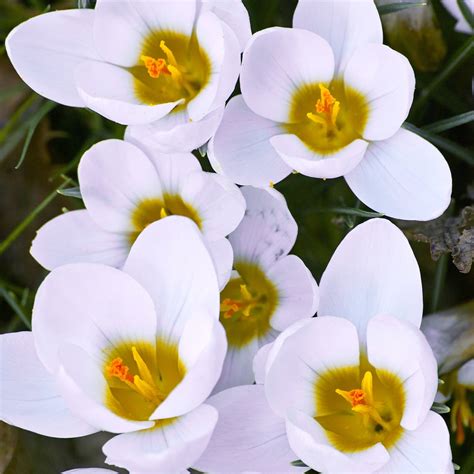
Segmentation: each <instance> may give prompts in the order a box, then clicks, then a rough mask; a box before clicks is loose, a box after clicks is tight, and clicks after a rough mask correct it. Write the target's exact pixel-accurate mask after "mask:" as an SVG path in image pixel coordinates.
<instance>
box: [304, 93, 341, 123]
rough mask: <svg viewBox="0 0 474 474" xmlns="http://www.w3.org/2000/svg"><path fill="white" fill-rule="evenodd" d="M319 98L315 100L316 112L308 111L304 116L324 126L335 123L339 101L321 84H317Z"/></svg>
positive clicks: (339, 108) (339, 106)
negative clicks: (319, 91) (319, 93)
mask: <svg viewBox="0 0 474 474" xmlns="http://www.w3.org/2000/svg"><path fill="white" fill-rule="evenodd" d="M319 89H320V90H321V98H320V99H318V101H317V102H316V105H315V108H316V114H315V113H312V112H308V113H307V114H306V116H307V117H308V118H309V119H310V120H312V121H313V122H314V123H317V124H319V125H322V126H324V127H326V128H332V127H334V126H335V125H336V120H337V116H338V115H339V112H340V110H341V103H340V102H339V101H337V100H336V99H335V97H334V96H333V95H332V94H331V92H330V90H329V89H328V88H327V87H326V86H324V85H323V84H319Z"/></svg>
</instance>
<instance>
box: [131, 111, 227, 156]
mask: <svg viewBox="0 0 474 474" xmlns="http://www.w3.org/2000/svg"><path fill="white" fill-rule="evenodd" d="M223 115H224V107H223V106H222V107H219V108H217V109H216V110H214V111H212V112H210V113H209V114H207V115H206V116H204V117H203V118H202V119H201V120H196V121H194V120H190V119H189V114H188V111H187V110H186V109H184V110H182V111H179V112H173V113H172V114H168V115H166V116H165V117H163V118H162V119H160V120H157V121H156V122H153V123H150V124H146V125H129V126H128V127H127V129H126V131H125V137H124V139H125V140H127V141H129V142H131V143H133V144H135V145H137V146H138V147H141V148H148V149H151V150H156V151H159V152H162V153H176V152H190V151H192V150H195V149H197V148H199V147H200V146H202V145H204V143H206V142H207V141H208V140H209V139H210V138H211V137H212V136H214V134H215V133H216V130H217V127H219V124H220V123H221V120H222V116H223Z"/></svg>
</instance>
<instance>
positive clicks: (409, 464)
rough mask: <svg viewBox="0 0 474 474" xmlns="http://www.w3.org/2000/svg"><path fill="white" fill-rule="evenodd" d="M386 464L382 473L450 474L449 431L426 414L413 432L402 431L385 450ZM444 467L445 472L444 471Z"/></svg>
mask: <svg viewBox="0 0 474 474" xmlns="http://www.w3.org/2000/svg"><path fill="white" fill-rule="evenodd" d="M389 453H390V461H389V462H388V463H387V464H386V465H385V466H384V467H383V469H382V470H381V471H377V472H381V473H382V472H383V473H387V474H388V473H393V474H399V473H401V472H403V473H411V472H419V473H432V474H435V473H439V474H446V473H453V472H454V470H453V465H452V461H451V459H452V457H451V448H450V446H449V431H448V428H447V426H446V423H445V422H444V420H443V418H442V417H441V416H440V415H438V414H436V413H433V412H432V411H430V412H429V413H428V415H427V417H426V420H425V422H424V423H423V424H422V425H421V426H420V427H419V428H418V429H416V430H415V431H404V432H403V434H402V437H401V439H400V440H398V441H397V443H396V444H395V445H394V446H393V448H391V449H390V450H389ZM446 466H448V469H446Z"/></svg>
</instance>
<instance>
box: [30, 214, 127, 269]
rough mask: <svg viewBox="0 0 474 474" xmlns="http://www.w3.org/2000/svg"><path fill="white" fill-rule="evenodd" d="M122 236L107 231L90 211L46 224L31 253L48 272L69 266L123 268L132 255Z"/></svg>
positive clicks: (39, 233) (40, 231)
mask: <svg viewBox="0 0 474 474" xmlns="http://www.w3.org/2000/svg"><path fill="white" fill-rule="evenodd" d="M128 250H129V247H128V242H127V241H126V238H125V237H124V236H123V235H122V234H117V233H113V232H107V231H104V230H103V229H102V228H101V227H99V226H98V225H97V224H96V222H95V221H93V220H92V219H91V217H90V215H89V212H88V211H86V210H79V211H71V212H67V213H65V214H61V215H59V216H57V217H55V218H54V219H52V220H50V221H49V222H47V223H46V224H44V225H43V226H42V227H41V228H40V229H39V230H38V233H37V235H36V237H35V239H34V240H33V243H32V244H31V249H30V253H31V255H32V256H33V258H35V259H36V261H37V262H39V263H40V264H41V265H42V266H43V267H44V268H46V269H47V270H53V269H54V268H56V267H59V266H61V265H66V264H68V263H80V262H90V263H103V264H104V265H110V266H112V267H117V268H119V267H121V266H122V265H123V263H124V262H125V259H126V257H127V255H128Z"/></svg>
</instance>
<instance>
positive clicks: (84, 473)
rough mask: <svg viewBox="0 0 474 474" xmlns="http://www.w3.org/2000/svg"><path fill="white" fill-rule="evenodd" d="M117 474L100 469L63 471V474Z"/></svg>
mask: <svg viewBox="0 0 474 474" xmlns="http://www.w3.org/2000/svg"><path fill="white" fill-rule="evenodd" d="M111 473H112V474H117V471H112V470H110V469H102V468H100V467H86V468H79V469H69V470H68V471H63V472H62V474H111Z"/></svg>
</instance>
